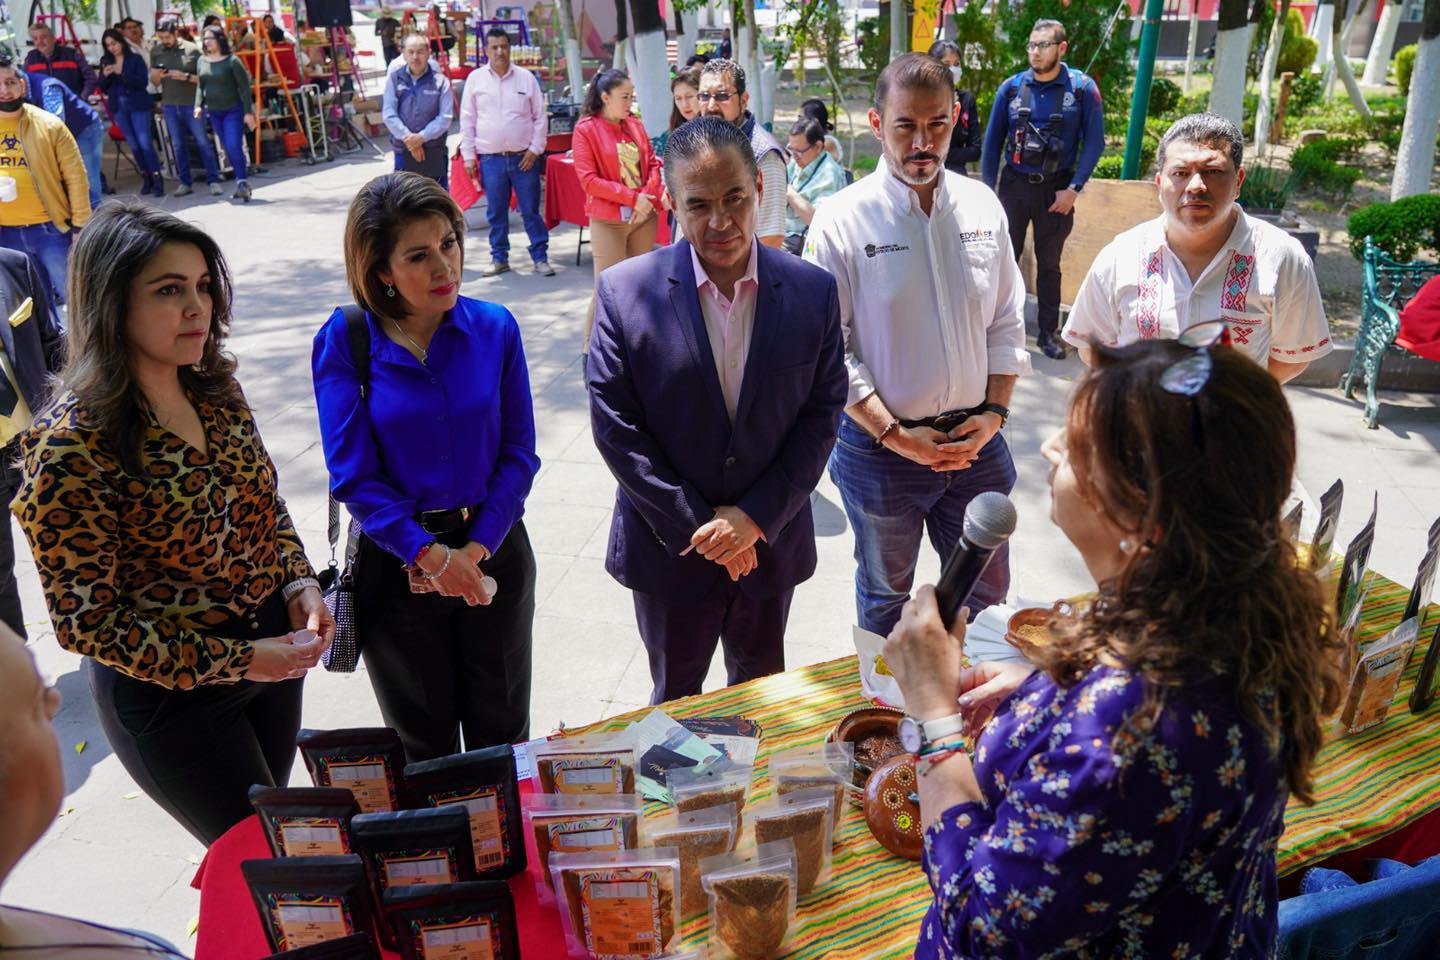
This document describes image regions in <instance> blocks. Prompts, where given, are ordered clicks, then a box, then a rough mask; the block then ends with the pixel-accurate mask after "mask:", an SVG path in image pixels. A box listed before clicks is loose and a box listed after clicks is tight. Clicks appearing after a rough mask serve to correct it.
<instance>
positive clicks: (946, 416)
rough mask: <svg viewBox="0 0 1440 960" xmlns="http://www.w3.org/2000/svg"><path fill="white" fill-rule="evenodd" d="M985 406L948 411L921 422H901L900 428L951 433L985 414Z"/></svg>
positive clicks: (923, 418) (924, 418) (922, 419)
mask: <svg viewBox="0 0 1440 960" xmlns="http://www.w3.org/2000/svg"><path fill="white" fill-rule="evenodd" d="M984 406H985V405H984V404H983V403H982V404H980V405H979V406H975V407H971V408H969V409H968V410H947V411H946V412H945V413H937V414H936V415H935V416H933V417H922V418H921V419H919V420H901V421H900V426H902V427H905V428H906V429H910V428H913V427H929V428H930V429H931V430H939V431H940V432H941V433H949V432H950V431H951V430H954V429H955V428H956V427H958V426H960V424H962V423H964V422H965V421H966V420H969V419H970V418H971V417H973V416H975V415H976V414H980V413H984V412H985V411H984V410H983V409H982V408H983V407H984Z"/></svg>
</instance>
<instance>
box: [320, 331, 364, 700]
mask: <svg viewBox="0 0 1440 960" xmlns="http://www.w3.org/2000/svg"><path fill="white" fill-rule="evenodd" d="M343 309H344V313H345V334H346V338H347V339H348V340H349V341H350V357H351V360H352V361H353V362H354V364H355V372H356V374H357V375H358V377H359V380H360V402H361V403H365V402H367V401H368V400H369V393H370V328H369V327H368V326H367V325H366V324H365V311H363V310H361V309H360V308H359V307H357V306H355V305H354V304H351V305H349V306H347V307H344V308H343ZM329 499H330V517H329V527H328V528H327V530H326V534H327V536H328V537H329V540H330V566H329V567H327V568H326V569H325V570H324V571H322V572H321V574H320V577H319V580H320V591H321V593H322V594H323V595H324V597H325V606H326V607H327V608H329V610H330V615H331V616H332V617H334V618H335V639H334V641H333V642H332V643H331V644H330V649H328V650H326V651H325V655H324V657H323V658H321V662H322V663H323V664H324V665H325V669H326V670H329V671H330V672H331V673H354V672H355V667H356V666H357V665H358V664H359V663H360V634H359V631H358V630H357V629H356V624H355V555H356V553H357V552H358V551H359V546H360V529H359V524H357V523H356V522H355V521H354V520H353V519H352V520H351V521H350V530H349V532H348V536H347V537H346V543H345V569H344V570H341V569H340V568H339V566H337V564H336V562H335V556H336V549H337V547H338V546H339V544H340V504H338V503H336V502H335V494H333V493H331V494H330V495H329Z"/></svg>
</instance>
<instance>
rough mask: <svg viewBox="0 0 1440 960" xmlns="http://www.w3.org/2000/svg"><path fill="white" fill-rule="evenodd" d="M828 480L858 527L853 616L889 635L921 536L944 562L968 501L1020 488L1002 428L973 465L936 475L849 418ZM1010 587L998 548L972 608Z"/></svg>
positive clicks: (1000, 597)
mask: <svg viewBox="0 0 1440 960" xmlns="http://www.w3.org/2000/svg"><path fill="white" fill-rule="evenodd" d="M830 478H831V479H832V480H834V481H835V485H836V486H837V487H839V488H840V496H841V499H843V500H844V501H845V513H846V515H847V516H848V517H849V518H850V526H851V528H853V529H854V531H855V563H856V568H855V615H856V618H857V620H856V622H858V623H859V624H860V626H861V627H863V628H865V629H866V630H869V631H870V632H872V633H878V634H879V635H880V636H882V637H884V636H889V634H890V629H891V628H892V627H893V626H895V623H896V621H898V620H899V619H900V610H901V608H902V607H904V606H905V601H906V600H907V599H909V596H910V590H911V588H912V587H913V586H914V585H915V562H916V560H918V559H919V556H920V536H921V534H922V533H924V532H927V531H928V532H929V534H930V544H931V546H933V547H934V548H935V552H936V553H938V554H940V560H941V562H942V563H943V562H944V561H945V560H946V559H947V558H949V556H950V552H951V551H952V550H954V549H955V544H956V542H958V541H959V539H960V532H961V529H962V528H963V526H964V519H965V507H966V506H967V505H968V504H969V503H970V501H971V500H972V499H974V497H975V496H976V494H980V493H984V492H986V491H988V490H998V491H999V492H1001V493H1007V494H1008V493H1009V492H1010V491H1011V490H1012V489H1014V487H1015V463H1014V461H1013V460H1011V459H1010V447H1009V446H1008V445H1007V444H1006V442H1005V437H1004V435H1003V434H999V433H997V434H996V435H995V437H994V438H993V439H992V440H991V441H990V442H989V443H987V444H986V445H985V446H984V448H983V449H982V450H981V451H980V457H979V458H978V459H977V460H975V461H974V462H973V463H972V464H971V465H970V467H969V468H968V469H965V470H955V471H950V472H947V473H936V472H934V471H933V470H931V469H930V468H929V467H927V466H924V465H922V464H918V463H914V462H913V461H910V460H906V459H905V458H904V457H902V456H900V455H899V454H896V453H891V452H890V451H889V450H887V449H885V448H884V447H882V446H880V445H879V444H877V443H876V442H875V441H874V439H872V438H871V436H870V435H869V434H868V433H866V432H865V431H864V429H862V428H861V427H860V426H859V425H858V424H856V423H855V421H854V420H851V419H850V418H849V417H841V418H840V434H839V437H838V438H837V439H836V442H835V449H834V450H833V451H832V452H831V454H830ZM1009 589H1010V554H1009V548H1008V547H1003V546H1002V547H1001V548H1000V549H999V550H997V551H995V555H994V556H993V557H992V558H991V560H990V566H989V567H987V568H986V570H985V575H984V576H983V577H981V578H980V582H979V583H978V584H976V585H975V592H974V593H973V594H972V595H971V597H970V600H969V601H968V602H967V604H966V605H967V606H968V607H969V608H970V615H971V616H972V617H973V616H974V615H975V614H977V613H979V612H980V611H981V610H984V609H985V608H986V607H988V606H990V605H991V604H996V603H1002V602H1004V600H1005V595H1006V593H1008V592H1009Z"/></svg>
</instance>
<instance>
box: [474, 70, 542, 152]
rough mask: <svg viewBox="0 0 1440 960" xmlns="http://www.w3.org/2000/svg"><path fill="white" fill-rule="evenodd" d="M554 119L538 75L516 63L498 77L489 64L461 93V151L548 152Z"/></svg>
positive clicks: (478, 72) (475, 72) (476, 73)
mask: <svg viewBox="0 0 1440 960" xmlns="http://www.w3.org/2000/svg"><path fill="white" fill-rule="evenodd" d="M549 132H550V118H549V114H548V113H547V112H546V110H545V95H544V94H543V93H541V92H540V84H539V83H538V82H537V81H536V79H535V75H534V74H533V73H531V72H530V71H529V70H526V69H525V68H524V67H517V66H514V65H512V66H511V67H510V70H509V71H508V72H507V73H506V74H505V76H503V77H500V76H496V74H495V71H494V70H492V69H491V68H490V65H489V64H488V63H487V64H486V65H485V66H483V67H480V68H479V69H478V70H475V71H473V72H472V73H471V74H470V76H469V77H467V78H466V80H465V92H464V93H462V94H461V95H460V154H461V155H462V156H463V157H464V158H465V159H466V161H470V160H474V159H475V155H476V154H477V153H482V154H483V153H524V152H525V151H526V150H529V151H531V152H533V153H534V154H535V155H537V156H539V155H540V154H542V153H544V152H545V138H546V136H547V135H548V134H549Z"/></svg>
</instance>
